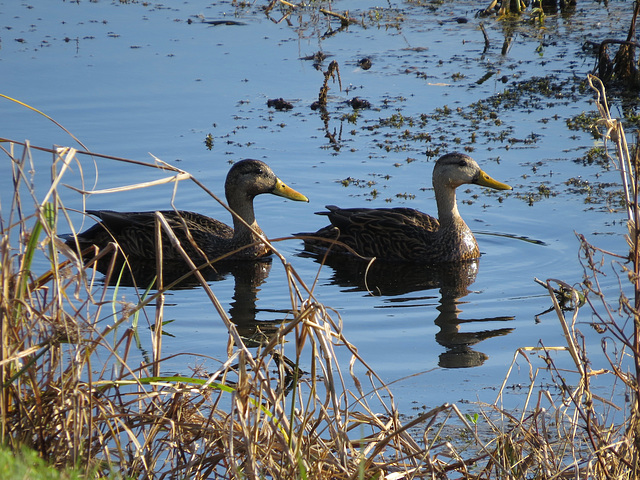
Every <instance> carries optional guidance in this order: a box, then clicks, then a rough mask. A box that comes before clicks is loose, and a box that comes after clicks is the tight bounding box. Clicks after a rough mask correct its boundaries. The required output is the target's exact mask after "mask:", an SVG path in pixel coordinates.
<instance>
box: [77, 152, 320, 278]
mask: <svg viewBox="0 0 640 480" xmlns="http://www.w3.org/2000/svg"><path fill="white" fill-rule="evenodd" d="M263 193H271V194H273V195H279V196H281V197H285V198H288V199H291V200H297V201H304V202H308V201H309V200H308V199H307V197H305V196H304V195H302V194H301V193H299V192H297V191H295V190H294V189H292V188H291V187H288V186H287V185H285V184H284V183H283V182H282V180H280V179H279V178H278V177H277V176H276V175H275V173H273V171H272V170H271V168H269V166H268V165H267V164H266V163H264V162H261V161H259V160H242V161H240V162H237V163H236V164H234V165H233V166H232V167H231V169H230V170H229V173H228V174H227V179H226V182H225V195H226V199H227V203H228V205H229V207H230V208H231V210H233V211H234V212H235V213H237V214H238V215H239V216H240V217H241V218H242V219H243V220H244V221H245V222H246V223H247V224H248V225H249V226H250V227H251V228H250V227H248V226H247V225H245V224H244V223H243V222H242V221H240V220H238V219H237V218H236V217H235V216H234V217H233V228H231V227H230V226H228V225H226V224H224V223H222V222H221V221H219V220H216V219H213V218H210V217H207V216H205V215H201V214H199V213H193V212H188V211H180V210H167V211H162V212H161V213H162V215H163V216H164V217H165V218H166V220H167V222H168V223H169V225H170V226H171V228H172V229H173V232H174V233H175V235H176V237H177V238H178V240H179V241H180V244H181V246H182V247H183V249H184V250H185V251H186V253H187V254H188V255H189V257H190V258H191V259H193V260H194V262H195V263H196V264H199V263H202V262H203V261H205V260H214V259H216V258H218V257H220V256H222V255H226V254H229V253H231V252H234V253H233V254H232V256H230V257H229V259H232V260H238V259H256V258H260V257H264V256H266V255H269V254H270V253H271V251H270V249H269V248H268V247H267V246H266V245H265V244H263V243H261V242H260V239H259V237H258V236H257V235H256V233H255V232H258V233H260V234H261V233H262V230H260V227H259V226H258V223H257V221H256V218H255V214H254V209H253V199H254V198H255V197H256V196H257V195H260V194H263ZM87 213H89V214H91V215H94V216H96V217H98V218H99V219H100V220H101V222H99V223H97V224H95V225H93V226H92V227H91V228H89V229H88V230H86V231H84V232H82V233H80V234H78V235H77V236H76V237H73V236H72V237H70V238H67V240H66V243H67V245H69V246H70V247H72V248H74V249H75V248H76V247H79V249H80V251H83V250H85V249H87V248H88V247H91V246H96V247H99V248H100V249H103V248H105V247H106V246H107V245H108V244H109V243H111V242H115V243H117V244H118V245H119V247H120V249H121V250H122V252H123V253H124V254H125V256H126V257H127V259H128V260H129V261H130V262H155V259H156V242H155V222H156V215H155V212H114V211H110V210H87ZM254 230H255V232H254ZM162 248H163V250H162V255H163V259H164V260H165V261H166V262H175V261H182V257H181V256H180V253H179V251H178V250H177V249H175V248H173V247H172V245H171V243H170V241H169V239H168V238H167V237H166V236H164V235H163V241H162ZM236 250H238V251H237V252H236ZM87 256H89V258H90V257H91V256H92V254H91V255H87V254H85V260H87V259H88V258H87ZM104 263H105V262H103V264H104ZM98 269H99V270H100V269H101V266H98Z"/></svg>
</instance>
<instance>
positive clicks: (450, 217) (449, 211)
mask: <svg viewBox="0 0 640 480" xmlns="http://www.w3.org/2000/svg"><path fill="white" fill-rule="evenodd" d="M435 193H436V204H437V205H438V221H439V222H440V227H441V228H442V227H449V226H452V225H459V224H460V223H462V224H463V225H464V224H465V223H464V220H462V217H461V216H460V213H459V212H458V204H457V203H456V190H455V188H451V187H435Z"/></svg>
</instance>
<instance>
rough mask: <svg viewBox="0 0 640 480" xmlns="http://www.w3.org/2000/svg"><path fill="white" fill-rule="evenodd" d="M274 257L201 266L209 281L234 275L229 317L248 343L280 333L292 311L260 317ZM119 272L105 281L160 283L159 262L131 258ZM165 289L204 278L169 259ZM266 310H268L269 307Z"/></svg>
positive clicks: (193, 284)
mask: <svg viewBox="0 0 640 480" xmlns="http://www.w3.org/2000/svg"><path fill="white" fill-rule="evenodd" d="M271 263H272V262H271V258H270V257H267V258H261V259H259V260H254V261H247V260H245V261H231V262H217V263H214V264H213V265H212V266H211V267H207V268H203V269H200V270H199V272H200V274H201V275H202V278H203V279H204V280H205V281H206V282H207V283H211V282H218V281H223V280H226V279H227V278H229V275H231V276H233V279H234V290H233V297H232V302H231V304H230V308H229V319H230V320H231V321H232V322H233V323H234V324H235V325H236V328H237V330H238V333H239V334H240V336H241V337H242V338H243V339H244V340H245V345H246V346H248V347H256V346H258V345H260V344H263V343H264V342H267V341H269V340H270V338H271V337H272V336H273V335H275V334H276V332H277V331H278V329H279V328H280V327H281V326H282V323H283V320H282V318H284V317H285V316H286V315H287V314H288V313H289V310H287V309H282V310H278V309H270V310H269V311H270V312H276V313H277V316H278V317H281V318H279V319H276V320H258V318H257V317H258V313H259V311H260V310H259V309H258V307H257V301H258V293H259V292H260V288H261V286H262V285H263V284H264V282H265V281H266V280H267V277H268V276H269V273H270V271H271ZM118 266H119V268H120V269H121V270H117V271H118V272H120V273H119V274H109V272H107V273H106V275H105V278H104V280H105V283H108V284H110V285H116V284H117V285H119V286H125V287H136V288H139V289H141V290H146V289H152V288H153V289H157V288H158V286H159V283H158V282H157V280H158V278H157V277H158V272H157V269H156V266H155V263H149V262H139V261H137V262H131V261H130V262H129V263H128V264H126V265H125V267H124V268H122V264H119V265H118ZM161 276H162V283H161V284H162V286H163V288H164V289H171V290H183V289H194V288H199V287H202V283H201V280H200V279H199V278H198V277H197V276H196V275H195V274H194V272H193V271H192V270H191V269H190V268H189V267H188V266H187V265H186V264H185V263H183V262H182V263H179V262H177V263H175V264H173V263H165V264H164V265H163V267H162V271H161ZM265 311H266V310H265Z"/></svg>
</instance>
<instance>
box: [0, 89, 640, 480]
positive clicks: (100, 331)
mask: <svg viewBox="0 0 640 480" xmlns="http://www.w3.org/2000/svg"><path fill="white" fill-rule="evenodd" d="M590 82H591V83H592V85H593V86H594V88H595V89H596V90H597V92H598V102H597V103H598V106H599V108H600V110H601V113H602V115H603V120H602V125H601V126H603V129H602V132H603V134H604V135H605V136H606V138H609V139H610V142H614V143H615V144H616V145H617V147H616V151H617V154H618V155H619V158H620V163H619V166H620V168H621V171H622V172H623V178H624V182H623V184H624V185H625V190H626V193H627V207H628V215H629V218H628V222H629V245H630V247H631V253H630V255H626V254H621V255H618V256H615V255H612V254H610V253H609V252H602V251H600V250H598V249H597V248H596V247H594V246H592V245H590V244H588V243H587V241H586V240H585V239H584V238H583V237H579V240H580V242H581V256H580V259H581V261H582V262H583V263H584V267H585V268H584V269H585V278H584V281H583V282H582V285H581V286H579V287H576V289H575V290H572V289H568V290H565V291H564V292H563V293H564V294H565V295H566V296H567V298H568V302H569V303H570V304H571V305H570V306H571V307H572V308H573V309H572V310H571V309H568V308H566V306H565V305H561V304H560V302H559V301H558V299H557V298H556V296H557V295H558V293H559V291H558V290H554V289H553V286H554V285H555V284H556V283H557V282H555V283H554V282H553V281H551V280H549V281H547V282H545V283H546V285H547V286H548V288H549V293H550V298H551V299H552V301H553V302H554V307H555V311H556V313H557V316H558V318H559V320H560V325H561V328H562V331H563V332H564V339H565V340H564V343H565V344H563V345H558V346H547V345H537V346H532V347H523V348H522V349H520V350H519V351H518V352H516V353H515V355H514V365H516V363H517V362H524V364H525V366H527V367H528V368H527V369H526V370H527V371H528V372H529V374H528V375H525V376H527V377H528V380H529V383H530V384H529V387H528V389H525V390H526V393H525V395H524V397H525V404H524V405H523V406H522V407H521V408H520V409H518V410H517V411H513V410H508V409H507V408H505V407H504V406H503V404H502V401H503V399H504V398H505V395H506V388H507V384H508V383H509V382H510V381H512V380H513V378H514V377H515V376H516V375H517V371H516V369H515V368H514V369H510V370H509V372H507V376H506V378H505V380H504V383H503V385H502V388H501V389H500V391H499V395H498V398H497V399H496V401H495V403H494V404H491V405H484V404H476V405H470V406H466V408H469V409H470V411H472V412H473V410H474V409H475V410H476V411H477V412H479V413H473V414H470V413H466V414H464V413H462V412H461V411H460V410H459V409H458V407H457V406H456V405H452V404H448V403H447V404H443V405H441V406H439V407H436V408H434V409H432V410H430V411H428V412H425V413H423V414H420V415H416V416H415V417H413V418H410V419H408V420H406V421H405V422H404V423H403V422H401V420H400V417H401V415H400V412H399V411H398V410H397V409H396V407H395V405H394V400H393V393H392V391H391V389H390V387H389V386H387V385H385V384H384V383H383V382H382V381H381V380H380V379H379V377H377V376H376V374H375V373H374V372H373V371H372V370H371V369H370V368H369V366H368V365H367V363H366V361H365V359H363V358H361V357H360V356H359V355H358V353H357V350H356V348H355V346H353V345H352V344H351V343H350V342H349V341H348V340H347V339H346V338H345V337H344V336H343V335H342V333H341V319H340V317H339V315H338V314H337V313H336V312H334V311H332V310H331V309H330V308H329V307H327V306H324V305H322V304H321V303H319V302H318V301H317V300H316V299H315V297H314V293H313V289H312V288H309V287H308V286H307V284H306V283H305V282H304V280H303V279H302V278H300V276H299V275H298V274H297V272H296V271H295V270H294V269H293V268H292V267H291V265H290V264H289V263H288V262H287V260H286V258H284V257H283V256H282V255H281V254H280V253H279V252H278V250H277V249H276V248H275V247H273V243H272V242H269V245H270V246H272V247H273V251H274V256H275V259H277V260H276V261H280V262H281V263H282V264H283V266H284V267H285V268H284V270H285V272H286V275H287V277H288V288H289V292H288V294H289V298H290V299H291V305H290V312H289V314H288V315H287V318H286V320H285V321H283V323H282V325H281V326H280V327H279V328H278V330H277V331H276V333H275V334H274V335H273V336H272V337H271V339H270V340H269V341H268V342H267V343H265V344H263V345H261V346H260V347H258V348H257V349H256V348H251V349H250V348H249V347H248V346H247V345H245V343H244V340H243V338H242V337H241V336H240V335H239V334H238V332H237V330H236V328H235V325H234V324H233V323H232V322H231V321H230V320H229V318H228V316H227V313H226V311H225V309H224V308H223V306H222V305H221V303H220V302H219V301H218V299H217V297H216V295H215V293H214V291H213V288H212V286H211V285H210V284H208V283H207V282H206V281H205V279H204V278H203V277H202V275H201V273H200V271H199V270H197V269H196V266H195V265H192V272H191V275H193V276H195V277H196V278H198V279H199V281H200V287H201V288H202V290H203V292H204V294H206V295H207V297H208V298H209V300H210V303H211V309H212V311H215V312H216V314H217V318H218V319H219V321H221V322H223V323H224V325H225V326H226V328H227V331H228V333H229V342H228V345H229V346H228V350H227V352H220V355H222V358H218V359H213V358H211V357H209V358H207V359H206V360H208V361H218V362H219V367H218V368H217V370H216V371H215V372H210V371H207V372H205V371H204V370H196V371H194V373H193V375H192V376H174V375H166V374H164V372H165V371H166V369H165V368H164V367H163V365H164V364H165V362H167V361H168V360H169V359H168V358H165V357H164V356H163V351H162V330H163V324H164V322H165V318H164V315H163V312H164V293H165V292H166V289H167V288H168V287H171V286H172V285H163V284H162V275H159V276H158V282H157V284H155V285H154V286H153V289H152V288H147V289H145V288H142V289H137V288H127V289H124V288H122V287H120V286H119V285H118V281H117V279H118V276H119V272H118V271H117V270H114V269H112V270H110V271H108V272H107V273H106V277H105V278H104V279H103V280H101V279H99V278H97V277H96V276H95V272H94V270H93V269H92V268H91V266H90V265H84V264H83V263H82V261H81V260H79V259H78V258H77V256H76V255H75V253H74V252H73V250H72V249H70V248H68V247H66V246H65V244H64V242H63V241H62V240H60V239H59V238H58V236H57V234H58V232H59V231H64V233H66V232H68V231H69V230H71V231H73V232H77V231H78V229H76V228H74V226H73V224H72V222H71V218H72V217H73V216H74V213H73V212H71V211H70V210H69V209H67V208H66V207H65V205H64V202H63V201H62V200H61V195H60V194H59V193H60V191H59V190H60V189H61V188H65V187H62V185H63V184H64V183H65V181H66V179H67V176H68V175H70V174H69V171H70V169H72V168H73V169H75V170H80V171H83V169H82V165H83V162H86V161H87V159H91V158H92V157H91V155H93V158H100V161H110V162H122V163H123V166H122V168H126V167H127V164H136V165H138V166H142V167H144V168H151V169H160V170H161V171H162V172H163V174H165V175H167V176H165V177H163V178H161V179H160V180H156V181H154V182H150V183H149V184H144V185H134V186H130V187H121V189H122V188H142V187H148V186H154V185H159V184H164V183H173V184H174V185H175V186H176V188H177V186H178V185H179V183H180V182H183V181H191V182H194V183H195V184H196V185H197V186H199V187H200V188H202V189H203V191H204V192H205V193H207V194H208V195H210V196H211V197H212V198H213V199H215V200H217V201H220V200H218V199H217V197H216V196H215V195H214V194H213V193H211V192H210V191H209V190H207V189H206V187H204V185H202V184H201V183H200V182H199V181H198V180H196V179H195V178H193V177H192V176H191V175H190V174H188V173H187V172H184V171H182V170H179V169H177V168H175V167H173V166H171V165H168V164H166V163H164V162H161V161H159V160H157V161H156V162H154V163H145V162H139V161H132V160H127V159H122V158H114V157H109V156H106V155H97V154H91V153H89V152H81V151H76V150H74V149H71V148H58V149H46V148H40V147H34V146H31V145H30V144H29V143H28V142H27V143H20V142H13V141H10V140H6V139H0V140H1V141H2V142H3V143H2V145H1V148H2V151H3V153H4V154H5V156H6V157H7V159H8V160H9V161H10V162H11V168H12V175H13V184H14V191H13V195H12V197H11V199H10V200H11V202H10V204H11V205H10V209H9V210H8V211H5V210H4V207H6V206H7V205H8V203H7V202H6V201H5V202H4V203H3V205H2V206H3V210H2V215H1V216H0V227H1V228H2V241H1V244H0V245H1V249H2V250H1V252H0V255H1V261H2V267H1V270H0V280H1V287H0V288H1V289H2V296H1V298H0V322H1V329H0V336H1V340H0V346H1V347H0V348H1V349H2V350H1V354H0V378H1V381H2V387H3V388H2V390H1V391H0V413H1V415H2V426H1V428H0V432H1V437H2V442H3V445H4V446H5V447H7V448H10V449H12V450H14V451H20V450H21V449H23V448H25V447H27V448H29V449H32V450H34V451H36V452H37V453H38V455H39V456H40V457H41V458H43V459H45V460H46V461H47V462H48V463H49V464H51V465H54V466H56V467H57V468H61V469H62V468H64V467H67V466H74V467H76V468H77V467H79V468H80V469H81V470H82V471H83V472H84V474H85V476H86V478H157V479H168V478H190V479H208V478H223V479H227V478H229V479H245V478H274V479H280V478H287V479H306V478H317V479H359V478H393V479H404V478H406V479H411V478H448V477H449V475H453V476H455V478H473V479H494V478H495V479H498V478H500V479H516V478H518V479H519V478H565V477H571V478H598V479H600V478H608V479H631V478H638V473H639V472H638V464H639V462H638V447H639V446H640V423H639V422H638V418H639V415H638V413H639V412H640V408H639V400H638V399H639V398H640V395H639V394H638V388H639V387H638V379H639V377H640V346H639V345H640V340H639V339H640V330H639V329H640V321H639V320H638V312H639V311H640V272H639V268H640V262H639V261H638V258H639V255H638V242H637V240H638V230H637V227H636V226H637V225H638V218H639V211H638V202H637V192H638V178H637V175H635V172H636V171H637V167H638V155H637V154H636V155H634V156H633V157H631V156H630V155H629V153H628V148H627V147H626V144H625V143H624V141H625V140H624V132H623V131H622V127H621V125H620V124H619V122H617V123H616V121H615V120H612V119H611V118H610V116H609V115H608V110H607V109H606V108H605V106H606V100H605V98H606V97H605V96H604V88H603V87H602V86H601V84H600V83H599V81H598V80H597V79H595V78H593V77H592V78H590ZM636 150H637V149H636ZM49 155H50V156H51V159H52V168H51V172H52V177H51V178H50V180H49V181H48V183H47V185H46V188H43V185H41V184H40V185H38V183H37V182H42V180H41V179H42V174H41V171H42V170H43V168H42V167H41V165H43V163H44V161H46V158H47V157H48V156H49ZM36 165H37V166H38V167H37V168H36ZM82 181H84V179H82ZM74 188H75V189H76V191H78V193H79V194H81V195H86V194H89V193H100V192H103V193H104V192H106V191H105V190H102V191H96V190H94V191H90V190H87V189H84V188H77V187H74ZM116 190H118V189H111V190H109V191H116ZM67 193H68V192H65V194H67ZM221 203H222V202H221ZM158 228H162V223H161V222H160V219H159V224H158ZM166 233H167V235H168V236H170V229H169V230H168V231H166ZM263 241H265V242H268V240H267V239H263ZM109 248H117V247H116V246H113V247H108V248H107V249H106V250H108V249H109ZM111 253H113V252H109V251H103V252H99V255H110V254H111ZM599 257H602V258H599ZM604 257H613V262H612V265H614V268H615V269H617V270H616V274H618V275H619V274H620V272H623V273H624V274H625V275H626V276H627V278H628V279H629V281H630V282H631V286H632V288H633V292H634V295H635V298H633V299H631V300H630V299H627V297H626V296H625V295H624V294H623V293H622V292H621V296H620V297H619V298H616V299H614V300H613V301H612V302H608V301H607V299H606V297H605V295H604V293H603V292H602V290H601V289H600V288H599V276H600V275H602V269H603V265H604V260H603V258H604ZM620 279H621V283H622V282H623V281H624V280H623V276H620ZM532 282H533V279H532ZM560 283H561V284H562V285H563V286H564V285H565V284H564V283H562V282H560ZM623 286H626V285H623ZM145 287H146V286H145ZM579 288H582V289H584V290H585V292H586V305H587V307H582V308H589V309H591V312H592V314H593V316H594V318H595V319H596V321H595V322H594V327H595V328H598V329H601V330H602V332H603V335H604V337H603V338H606V341H603V344H606V346H607V347H608V350H607V353H608V354H609V356H608V357H606V358H608V361H609V362H610V363H609V364H607V365H595V364H592V363H590V362H589V360H588V357H587V352H586V351H585V349H584V347H583V346H582V342H581V335H580V332H579V331H578V330H577V328H576V327H575V321H576V319H577V317H578V314H579V312H580V311H581V309H580V305H581V304H582V302H581V301H578V298H579V297H578V295H577V291H578V289H579ZM596 302H600V304H599V305H598V304H596ZM616 305H618V308H616ZM568 312H572V313H571V315H572V318H570V319H567V318H565V315H567V314H568ZM143 321H146V322H147V324H148V326H149V327H151V328H149V329H148V330H147V329H144V332H145V334H147V333H146V332H149V333H148V334H149V335H150V336H151V339H150V344H151V345H152V350H151V351H150V352H149V356H148V358H147V359H146V360H145V361H144V362H142V363H140V361H139V359H137V360H133V358H134V357H135V355H134V348H136V342H138V341H139V336H140V335H142V334H143V329H142V328H139V327H138V323H139V322H143ZM285 337H286V340H287V343H288V344H289V346H290V347H289V348H288V349H287V351H290V350H291V346H294V348H293V349H294V351H295V355H294V358H291V359H286V357H285V348H284V341H285ZM614 346H615V347H617V349H614V348H613V347H614ZM341 350H345V351H347V352H348V354H349V355H350V356H351V359H352V361H351V364H350V365H349V367H348V371H345V369H344V367H343V366H342V365H340V364H339V362H338V360H337V357H338V352H339V351H341ZM532 350H535V351H536V352H538V354H539V355H538V357H531V355H530V352H531V351H532ZM554 352H559V354H566V355H568V356H569V358H571V359H572V361H573V362H574V365H575V368H574V369H572V370H570V371H569V370H566V369H560V368H558V367H556V361H555V359H556V358H557V355H554V354H553V353H554ZM184 354H185V355H189V354H188V352H184ZM283 360H284V361H283ZM303 368H304V369H305V370H309V372H308V373H307V372H303V370H302V369H303ZM358 370H364V371H365V372H367V375H366V378H367V382H368V384H365V382H363V381H362V380H363V379H362V378H359V377H358V376H357V375H356V373H355V372H356V371H358ZM425 381H428V379H426V380H425ZM602 383H604V384H605V385H614V387H615V388H617V389H621V390H622V392H621V393H620V392H617V393H616V392H609V393H608V394H607V395H608V396H607V398H603V397H602V396H599V395H598V394H597V390H595V389H594V385H596V384H602ZM365 385H366V386H365ZM625 395H626V398H628V401H627V403H625V404H624V405H617V404H616V402H615V399H616V398H625ZM614 396H615V397H614ZM452 432H457V433H456V434H455V435H454V436H453V437H452V436H451V435H452Z"/></svg>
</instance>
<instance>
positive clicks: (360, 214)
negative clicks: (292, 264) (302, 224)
mask: <svg viewBox="0 0 640 480" xmlns="http://www.w3.org/2000/svg"><path fill="white" fill-rule="evenodd" d="M326 208H327V211H323V212H317V213H318V215H325V216H327V217H328V218H329V221H330V222H331V225H328V226H326V227H324V228H322V229H320V230H318V231H317V232H315V233H307V234H300V235H304V236H305V237H306V238H305V240H304V241H305V244H306V246H308V247H315V248H316V249H327V248H328V247H329V246H330V245H331V243H330V242H327V241H325V240H323V239H331V240H338V241H339V242H341V243H344V244H346V245H348V246H349V247H351V248H352V249H353V250H355V251H356V252H357V253H358V254H360V255H362V256H364V257H377V258H381V259H384V260H388V261H415V260H416V259H420V258H424V257H425V255H428V251H429V249H430V247H429V246H430V245H433V244H434V243H435V242H436V241H437V240H436V238H437V236H438V234H437V231H438V228H439V222H438V220H437V219H436V218H434V217H432V216H430V215H427V214H426V213H422V212H420V211H418V210H414V209H413V208H402V207H399V208H339V207H336V206H335V205H327V207H326ZM331 248H332V250H333V251H336V252H343V253H344V251H345V249H344V248H341V247H340V246H339V245H338V244H336V245H334V246H332V247H331ZM431 250H433V249H431Z"/></svg>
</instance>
